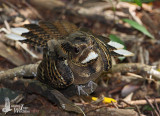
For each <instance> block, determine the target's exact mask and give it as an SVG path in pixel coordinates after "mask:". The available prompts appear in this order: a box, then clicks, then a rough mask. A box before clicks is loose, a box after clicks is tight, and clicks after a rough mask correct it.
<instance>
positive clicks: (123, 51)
mask: <svg viewBox="0 0 160 116" xmlns="http://www.w3.org/2000/svg"><path fill="white" fill-rule="evenodd" d="M113 51H114V52H115V53H117V54H120V55H123V56H134V54H133V53H132V52H129V51H128V50H124V49H120V50H113Z"/></svg>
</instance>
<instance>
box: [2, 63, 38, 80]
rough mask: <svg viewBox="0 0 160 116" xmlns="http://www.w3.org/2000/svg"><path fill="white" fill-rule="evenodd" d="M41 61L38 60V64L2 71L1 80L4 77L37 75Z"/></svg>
mask: <svg viewBox="0 0 160 116" xmlns="http://www.w3.org/2000/svg"><path fill="white" fill-rule="evenodd" d="M39 63H40V62H37V63H36V64H29V65H24V66H19V67H16V68H13V69H9V70H6V71H1V72H0V82H1V80H2V79H13V78H14V77H23V76H26V77H29V76H33V77H35V76H36V75H37V67H38V65H39Z"/></svg>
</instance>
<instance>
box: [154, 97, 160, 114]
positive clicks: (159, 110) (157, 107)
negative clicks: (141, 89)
mask: <svg viewBox="0 0 160 116" xmlns="http://www.w3.org/2000/svg"><path fill="white" fill-rule="evenodd" d="M154 103H155V105H156V109H157V111H158V113H159V114H160V109H159V106H158V104H157V102H156V101H155V99H154Z"/></svg>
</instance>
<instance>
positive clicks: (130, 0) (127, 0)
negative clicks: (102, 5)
mask: <svg viewBox="0 0 160 116" xmlns="http://www.w3.org/2000/svg"><path fill="white" fill-rule="evenodd" d="M121 1H122V2H132V3H136V2H135V0H121ZM139 1H141V3H149V2H153V1H155V0H139Z"/></svg>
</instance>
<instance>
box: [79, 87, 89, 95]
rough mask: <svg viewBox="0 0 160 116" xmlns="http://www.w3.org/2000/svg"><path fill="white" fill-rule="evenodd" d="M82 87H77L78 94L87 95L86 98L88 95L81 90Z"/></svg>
mask: <svg viewBox="0 0 160 116" xmlns="http://www.w3.org/2000/svg"><path fill="white" fill-rule="evenodd" d="M84 87H85V86H83V85H77V90H78V94H79V95H87V96H88V93H87V92H85V91H84V90H83V88H84Z"/></svg>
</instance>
